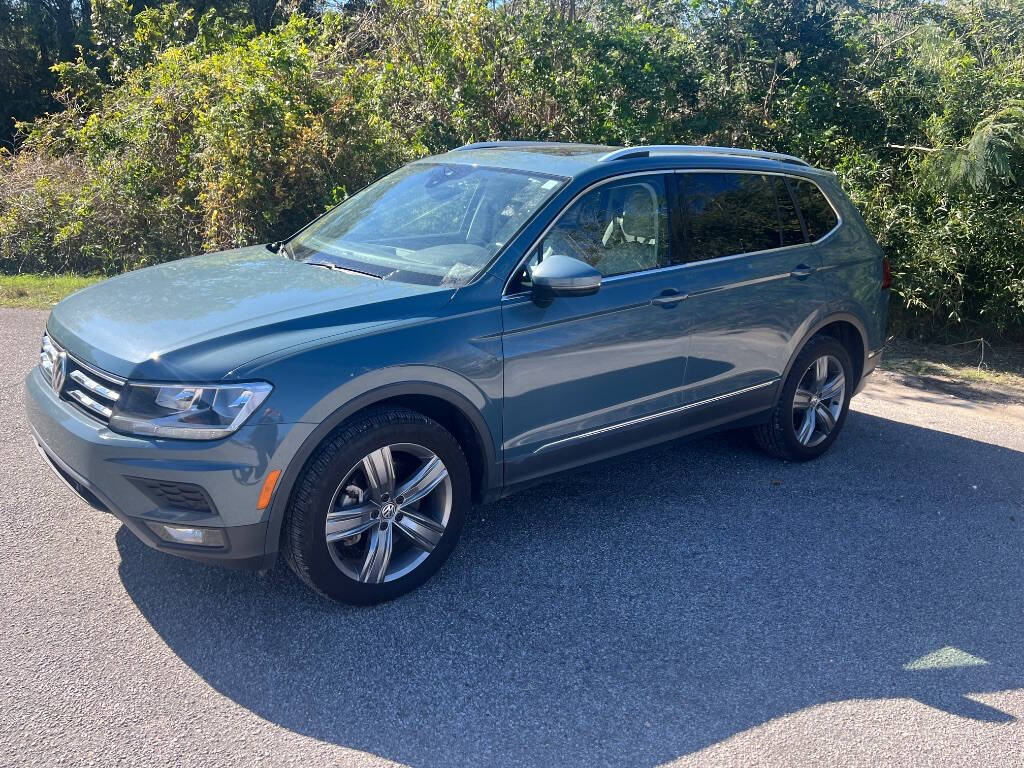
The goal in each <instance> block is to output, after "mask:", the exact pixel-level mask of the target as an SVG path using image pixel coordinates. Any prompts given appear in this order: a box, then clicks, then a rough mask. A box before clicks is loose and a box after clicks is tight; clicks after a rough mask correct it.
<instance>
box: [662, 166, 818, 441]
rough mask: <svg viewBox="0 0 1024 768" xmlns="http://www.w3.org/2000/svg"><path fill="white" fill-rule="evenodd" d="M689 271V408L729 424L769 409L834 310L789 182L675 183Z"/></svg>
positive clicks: (743, 177) (737, 176)
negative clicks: (797, 347) (802, 341)
mask: <svg viewBox="0 0 1024 768" xmlns="http://www.w3.org/2000/svg"><path fill="white" fill-rule="evenodd" d="M675 179H676V182H677V185H678V197H679V203H680V207H679V216H680V221H679V226H678V231H679V233H680V238H681V245H680V251H681V252H682V255H683V258H684V260H685V261H686V263H687V266H686V268H685V269H684V271H685V273H686V277H685V287H684V290H685V291H686V293H687V294H688V299H687V302H686V303H687V305H688V306H687V316H688V318H689V336H690V347H689V359H688V362H687V366H686V372H685V378H684V393H683V398H684V403H685V404H687V405H692V406H697V405H698V404H702V403H706V404H707V405H708V410H707V411H705V412H704V413H703V414H701V410H702V409H700V408H696V407H695V411H694V414H691V416H690V418H693V417H694V415H696V414H701V415H699V416H698V418H701V419H703V420H704V421H721V420H724V419H732V418H738V417H741V416H743V415H745V414H747V413H753V412H755V411H759V410H762V409H765V408H768V407H769V406H770V405H771V403H772V402H773V400H774V395H775V391H776V389H777V384H778V382H779V380H780V377H781V376H782V373H783V371H784V370H785V367H786V365H787V364H788V361H789V359H790V354H791V352H792V349H793V346H794V344H795V343H796V341H795V340H796V339H798V338H799V337H800V336H801V335H802V333H803V330H804V329H805V327H806V326H807V325H808V324H809V323H810V321H811V318H812V317H813V316H814V314H815V312H816V311H818V310H820V309H821V308H822V307H824V306H825V304H826V303H827V299H828V296H827V288H826V283H825V281H824V278H823V276H822V274H820V273H819V271H818V268H819V267H820V266H821V257H820V255H819V253H818V252H817V250H816V249H815V248H814V247H813V246H812V245H810V244H808V242H807V232H806V226H805V225H804V224H803V223H802V221H801V217H800V215H799V212H798V210H797V208H796V206H795V204H794V202H793V196H792V191H791V189H790V184H789V183H788V182H787V180H786V177H785V176H783V175H777V174H764V173H756V172H753V173H752V172H740V171H714V172H703V171H701V172H691V171H686V172H680V173H677V174H675Z"/></svg>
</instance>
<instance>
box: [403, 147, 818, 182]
mask: <svg viewBox="0 0 1024 768" xmlns="http://www.w3.org/2000/svg"><path fill="white" fill-rule="evenodd" d="M417 162H421V163H429V162H448V163H459V164H466V165H481V166H490V167H493V168H507V169H510V170H519V171H527V172H532V173H542V174H548V175H554V176H563V177H567V178H573V177H577V176H580V175H582V174H585V173H586V174H587V175H588V176H589V175H591V174H590V173H587V172H590V171H598V170H599V169H602V168H603V169H607V173H608V175H612V174H615V173H618V172H621V171H631V170H637V169H639V168H655V167H660V168H696V167H699V168H722V169H729V168H737V169H750V170H763V171H769V170H774V171H784V172H786V173H794V172H795V173H797V174H800V175H804V174H807V175H817V174H822V173H827V172H825V171H820V170H818V169H816V168H814V167H812V166H811V165H810V164H808V163H807V162H805V161H804V160H801V159H800V158H798V157H794V156H793V155H784V154H779V153H776V152H766V151H761V150H752V149H739V148H734V147H707V146H699V145H666V144H658V145H651V146H638V147H613V146H608V145H604V144H571V143H565V142H545V141H493V142H478V143H476V144H467V145H466V146H464V147H459V148H458V149H454V150H452V151H450V152H446V153H444V154H442V155H435V156H433V157H426V158H423V159H422V160H419V161H417ZM602 175H603V174H602Z"/></svg>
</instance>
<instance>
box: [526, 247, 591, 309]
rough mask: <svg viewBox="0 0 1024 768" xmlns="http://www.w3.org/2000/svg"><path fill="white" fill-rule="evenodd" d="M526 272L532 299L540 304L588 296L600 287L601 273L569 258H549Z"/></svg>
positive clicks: (557, 256) (559, 256)
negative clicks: (567, 297) (565, 298)
mask: <svg viewBox="0 0 1024 768" xmlns="http://www.w3.org/2000/svg"><path fill="white" fill-rule="evenodd" d="M529 271H530V282H531V283H532V284H533V297H534V299H535V300H538V301H540V302H550V301H551V299H553V298H554V297H555V296H589V295H590V294H592V293H597V289H598V288H600V287H601V273H600V272H598V271H597V270H596V269H594V268H593V267H592V266H590V265H589V264H587V263H586V262H583V261H580V260H579V259H574V258H572V257H571V256H562V255H560V254H552V255H551V256H548V257H546V258H545V259H544V260H543V261H541V262H540V263H538V264H535V265H534V266H532V267H530V270H529Z"/></svg>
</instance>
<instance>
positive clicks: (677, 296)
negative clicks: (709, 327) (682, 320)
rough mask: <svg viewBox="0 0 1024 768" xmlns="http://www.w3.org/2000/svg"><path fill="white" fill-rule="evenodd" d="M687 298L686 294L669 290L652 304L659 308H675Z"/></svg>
mask: <svg viewBox="0 0 1024 768" xmlns="http://www.w3.org/2000/svg"><path fill="white" fill-rule="evenodd" d="M685 298H686V294H685V293H680V292H679V291H677V290H676V289H675V288H669V289H668V290H667V291H664V292H663V293H662V294H661V295H660V296H655V297H654V298H653V299H651V304H654V305H655V306H658V307H666V308H668V307H674V306H675V305H676V304H678V303H679V302H680V301H682V300H683V299H685Z"/></svg>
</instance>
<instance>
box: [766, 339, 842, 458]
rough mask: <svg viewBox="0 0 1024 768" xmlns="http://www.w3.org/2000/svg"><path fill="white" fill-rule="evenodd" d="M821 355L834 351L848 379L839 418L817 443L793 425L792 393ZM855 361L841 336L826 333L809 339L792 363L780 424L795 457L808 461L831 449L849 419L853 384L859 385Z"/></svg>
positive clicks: (783, 393)
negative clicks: (803, 436)
mask: <svg viewBox="0 0 1024 768" xmlns="http://www.w3.org/2000/svg"><path fill="white" fill-rule="evenodd" d="M822 355H832V356H833V357H834V358H836V360H838V361H839V364H840V365H841V366H842V368H843V377H844V379H845V381H846V389H845V391H844V393H843V407H842V409H841V410H840V411H839V418H838V419H836V425H835V427H834V428H833V429H832V431H831V432H830V433H829V435H828V437H826V438H825V439H824V440H822V441H821V442H820V443H818V444H817V445H815V446H810V447H808V446H806V445H803V444H802V443H801V442H800V441H799V440H798V439H797V436H796V427H795V426H794V425H793V397H794V395H795V394H796V389H797V386H798V385H799V384H800V379H802V378H803V375H804V373H805V372H806V371H807V368H808V366H810V364H811V363H812V362H813V361H814V360H817V359H818V358H819V357H821V356H822ZM852 373H853V364H852V363H851V362H850V354H849V353H848V352H847V351H846V347H844V346H843V345H842V344H841V343H840V342H839V341H838V340H836V339H833V338H830V337H826V336H818V337H816V338H814V339H812V340H811V341H810V342H808V344H807V346H805V347H804V348H803V350H802V351H801V352H800V354H799V355H797V358H796V360H795V361H794V362H793V367H792V368H791V369H790V371H789V375H788V376H787V377H786V383H785V385H784V386H783V388H782V393H781V394H780V395H779V406H778V407H779V408H781V409H782V413H781V414H780V417H779V425H780V427H781V428H782V434H783V439H784V440H785V442H786V448H787V449H788V450H789V452H790V454H791V455H792V456H793V458H795V459H798V460H802V461H806V460H808V459H815V458H817V457H818V456H821V455H822V454H823V453H825V451H827V450H828V449H829V447H830V446H831V445H832V443H833V442H835V440H836V438H837V437H838V436H839V433H840V432H841V431H842V429H843V424H844V423H845V422H846V414H847V412H848V411H849V410H850V398H851V396H852V394H853V387H854V386H856V382H854V381H853V377H852Z"/></svg>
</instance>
